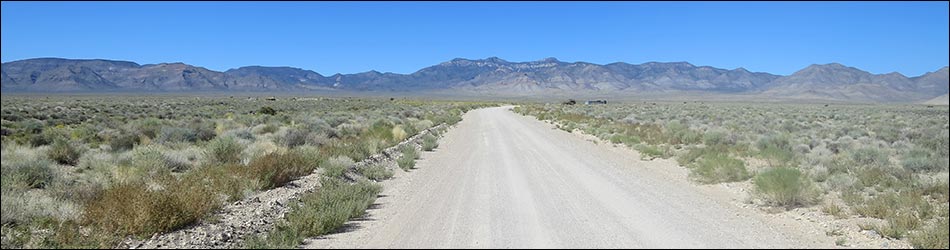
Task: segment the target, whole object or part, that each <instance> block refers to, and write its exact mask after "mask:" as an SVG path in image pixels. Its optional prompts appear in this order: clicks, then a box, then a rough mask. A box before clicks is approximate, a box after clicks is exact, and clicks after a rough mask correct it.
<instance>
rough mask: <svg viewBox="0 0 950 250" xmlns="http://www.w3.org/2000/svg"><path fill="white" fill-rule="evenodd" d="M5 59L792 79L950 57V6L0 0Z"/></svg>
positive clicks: (923, 68) (927, 66)
mask: <svg viewBox="0 0 950 250" xmlns="http://www.w3.org/2000/svg"><path fill="white" fill-rule="evenodd" d="M0 18H2V29H0V30H2V36H0V39H2V43H0V46H2V48H0V50H2V61H4V62H9V61H14V60H20V59H26V58H34V57H64V58H103V59H116V60H129V61H134V62H138V63H141V64H147V63H159V62H184V63H188V64H193V65H197V66H202V67H206V68H209V69H213V70H227V69H229V68H236V67H240V66H247V65H264V66H292V67H299V68H304V69H310V70H314V71H316V72H319V73H321V74H324V75H330V74H333V73H356V72H364V71H369V70H378V71H382V72H396V73H411V72H413V71H415V70H418V69H421V68H423V67H426V66H430V65H434V64H437V63H440V62H444V61H448V60H451V59H452V58H457V57H462V58H470V59H479V58H487V57H491V56H497V57H500V58H503V59H506V60H509V61H533V60H539V59H542V58H545V57H557V58H558V59H560V60H562V61H570V62H574V61H585V62H592V63H599V64H605V63H611V62H618V61H623V62H629V63H643V62H649V61H660V62H672V61H688V62H691V63H693V64H696V65H709V66H714V67H720V68H727V69H733V68H738V67H744V68H746V69H749V70H752V71H764V72H769V73H774V74H782V75H787V74H791V73H793V72H795V71H797V70H799V69H801V68H804V67H806V66H808V65H810V64H813V63H830V62H838V63H842V64H845V65H849V66H854V67H858V68H861V69H864V70H867V71H870V72H872V73H889V72H894V71H897V72H900V73H903V74H905V75H908V76H916V75H920V74H922V73H925V72H928V71H934V70H937V69H939V68H940V67H943V66H947V65H948V64H950V59H948V54H950V52H948V44H950V41H948V40H950V35H948V30H950V27H948V24H950V18H948V3H947V2H909V3H908V2H831V3H829V2H759V3H744V2H197V3H196V2H120V3H112V2H85V3H74V2H2V13H0Z"/></svg>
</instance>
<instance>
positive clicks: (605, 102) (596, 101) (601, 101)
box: [584, 100, 607, 105]
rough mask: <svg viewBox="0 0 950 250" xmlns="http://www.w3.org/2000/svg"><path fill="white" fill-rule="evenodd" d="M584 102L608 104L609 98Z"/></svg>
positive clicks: (588, 103)
mask: <svg viewBox="0 0 950 250" xmlns="http://www.w3.org/2000/svg"><path fill="white" fill-rule="evenodd" d="M584 104H587V105H593V104H607V100H588V101H586V102H584Z"/></svg>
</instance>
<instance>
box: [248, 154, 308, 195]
mask: <svg viewBox="0 0 950 250" xmlns="http://www.w3.org/2000/svg"><path fill="white" fill-rule="evenodd" d="M316 166H317V165H316V164H314V163H313V162H312V161H308V159H307V158H305V157H304V156H303V155H301V154H300V153H299V152H297V151H290V152H287V153H283V154H281V153H270V154H267V155H264V156H262V157H259V158H257V159H254V160H253V161H251V162H250V163H249V164H248V166H247V167H248V169H250V171H251V172H252V173H253V176H256V177H257V178H259V179H260V184H261V189H264V190H266V189H271V188H275V187H279V186H283V185H284V184H287V183H288V182H290V181H291V180H293V179H294V178H296V177H300V176H304V175H307V174H309V173H310V172H311V171H313V169H314V168H316Z"/></svg>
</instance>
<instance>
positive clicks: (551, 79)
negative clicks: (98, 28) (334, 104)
mask: <svg viewBox="0 0 950 250" xmlns="http://www.w3.org/2000/svg"><path fill="white" fill-rule="evenodd" d="M948 82H950V80H948V68H947V67H944V68H942V69H939V70H937V71H935V72H930V73H927V74H924V75H921V76H917V77H907V76H904V75H901V74H899V73H890V74H881V75H875V74H871V73H868V72H866V71H862V70H860V69H857V68H853V67H847V66H844V65H841V64H836V63H832V64H824V65H811V66H809V67H806V68H805V69H802V70H800V71H798V72H795V73H794V74H792V75H789V76H779V75H773V74H769V73H761V72H750V71H748V70H745V69H743V68H738V69H733V70H727V69H720V68H714V67H709V66H695V65H692V64H690V63H687V62H671V63H661V62H648V63H644V64H628V63H623V62H618V63H611V64H607V65H599V64H593V63H586V62H573V63H571V62H562V61H559V60H557V59H555V58H546V59H543V60H539V61H532V62H509V61H505V60H503V59H501V58H497V57H491V58H486V59H481V60H470V59H462V58H457V59H453V60H451V61H448V62H443V63H440V64H437V65H433V66H430V67H426V68H423V69H420V70H419V71H416V72H414V73H411V74H395V73H381V72H377V71H369V72H364V73H357V74H334V75H330V76H324V75H321V74H319V73H317V72H314V71H310V70H304V69H298V68H291V67H262V66H249V67H241V68H238V69H231V70H227V71H224V72H218V71H213V70H208V69H205V68H202V67H197V66H192V65H188V64H184V63H162V64H149V65H139V64H137V63H134V62H126V61H111V60H73V59H60V58H36V59H27V60H21V61H14V62H7V63H3V66H2V75H0V88H2V90H3V91H5V92H102V91H116V92H127V91H144V92H153V91H161V92H187V91H246V92H263V91H327V90H347V91H395V92H405V91H413V92H425V91H453V90H458V91H461V92H466V93H480V94H536V95H545V94H549V93H562V94H563V93H568V94H569V93H585V92H593V93H612V94H620V95H622V94H625V93H639V94H643V93H653V92H657V93H660V92H662V93H667V94H668V93H677V92H679V91H689V92H693V93H695V92H699V93H709V94H735V93H739V94H751V95H755V96H762V97H766V98H785V99H815V100H841V101H865V102H923V101H927V100H930V99H933V98H934V97H937V96H939V95H942V94H946V93H947V86H948Z"/></svg>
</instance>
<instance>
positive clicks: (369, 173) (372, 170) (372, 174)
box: [356, 163, 393, 181]
mask: <svg viewBox="0 0 950 250" xmlns="http://www.w3.org/2000/svg"><path fill="white" fill-rule="evenodd" d="M356 172H357V173H360V175H363V176H365V177H366V178H369V179H370V180H374V181H382V180H385V179H389V178H392V177H393V171H392V170H389V169H387V168H386V167H385V166H383V165H382V164H380V163H375V164H366V165H361V166H359V167H357V168H356Z"/></svg>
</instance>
